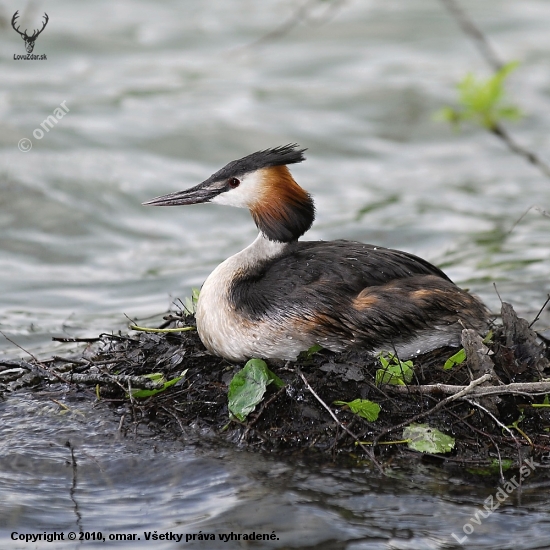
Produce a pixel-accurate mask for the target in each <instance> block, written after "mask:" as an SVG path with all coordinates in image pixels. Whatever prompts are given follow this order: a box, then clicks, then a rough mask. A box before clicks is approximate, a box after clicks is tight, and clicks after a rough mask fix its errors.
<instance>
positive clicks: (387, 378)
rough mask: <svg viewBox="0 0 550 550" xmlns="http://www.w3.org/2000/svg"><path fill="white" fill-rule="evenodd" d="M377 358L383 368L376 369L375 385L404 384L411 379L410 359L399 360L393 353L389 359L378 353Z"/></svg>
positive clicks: (411, 364) (411, 365)
mask: <svg viewBox="0 0 550 550" xmlns="http://www.w3.org/2000/svg"><path fill="white" fill-rule="evenodd" d="M378 359H379V360H380V363H382V367H383V368H381V369H378V370H377V371H376V379H375V381H376V385H377V386H380V384H392V385H394V386H404V385H405V384H408V383H409V382H410V381H411V380H412V377H413V374H414V371H413V362H412V361H400V360H399V359H397V357H395V356H393V355H391V356H390V357H389V360H388V359H387V358H386V357H384V356H383V355H380V357H379V358H378Z"/></svg>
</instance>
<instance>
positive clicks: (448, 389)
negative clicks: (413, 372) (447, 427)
mask: <svg viewBox="0 0 550 550" xmlns="http://www.w3.org/2000/svg"><path fill="white" fill-rule="evenodd" d="M487 376H489V378H487ZM490 378H491V376H490V375H487V374H486V375H484V376H482V377H481V378H478V379H477V380H474V382H476V384H475V385H476V386H477V385H478V384H480V383H481V382H479V380H482V379H484V380H483V381H485V380H489V379H490ZM474 382H472V383H471V384H469V385H468V386H454V385H453V384H428V385H425V386H387V389H388V390H391V391H393V392H396V393H406V394H408V393H415V394H428V395H433V394H438V393H444V394H448V395H451V397H452V398H453V399H459V398H460V397H462V396H463V395H465V394H464V393H463V392H465V391H466V390H467V389H468V388H472V384H473V383H474ZM548 392H550V382H514V383H512V384H505V385H502V386H486V387H483V388H475V389H474V388H473V389H471V390H470V391H468V392H467V393H468V395H470V396H472V397H485V396H487V395H506V394H518V395H538V394H545V393H548ZM447 399H449V398H447Z"/></svg>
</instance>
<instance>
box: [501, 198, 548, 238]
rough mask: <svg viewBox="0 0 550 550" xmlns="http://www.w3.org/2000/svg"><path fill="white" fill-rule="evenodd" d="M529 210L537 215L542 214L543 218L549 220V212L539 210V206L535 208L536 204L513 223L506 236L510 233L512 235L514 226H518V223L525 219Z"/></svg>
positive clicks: (542, 209)
mask: <svg viewBox="0 0 550 550" xmlns="http://www.w3.org/2000/svg"><path fill="white" fill-rule="evenodd" d="M531 210H535V211H536V212H538V213H539V214H542V215H543V216H546V217H547V218H550V212H548V211H546V210H544V208H541V207H540V206H537V205H536V204H532V205H531V206H530V207H529V208H528V209H527V210H526V211H525V212H524V213H523V214H522V215H521V216H520V217H519V218H518V219H517V220H516V221H515V222H514V225H512V227H511V228H510V230H509V231H508V235H509V234H510V233H512V231H513V230H514V229H515V228H516V225H518V223H520V222H521V220H523V218H525V216H527V214H528V213H529V212H530V211H531Z"/></svg>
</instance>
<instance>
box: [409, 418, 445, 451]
mask: <svg viewBox="0 0 550 550" xmlns="http://www.w3.org/2000/svg"><path fill="white" fill-rule="evenodd" d="M403 439H407V440H409V441H408V444H407V445H408V447H409V449H413V450H415V451H420V452H421V453H448V452H449V451H451V450H452V449H453V447H454V446H455V439H454V437H451V436H449V435H446V434H444V433H443V432H440V431H439V430H438V429H436V428H431V427H430V426H428V425H427V424H411V425H410V426H407V427H406V428H405V429H404V430H403Z"/></svg>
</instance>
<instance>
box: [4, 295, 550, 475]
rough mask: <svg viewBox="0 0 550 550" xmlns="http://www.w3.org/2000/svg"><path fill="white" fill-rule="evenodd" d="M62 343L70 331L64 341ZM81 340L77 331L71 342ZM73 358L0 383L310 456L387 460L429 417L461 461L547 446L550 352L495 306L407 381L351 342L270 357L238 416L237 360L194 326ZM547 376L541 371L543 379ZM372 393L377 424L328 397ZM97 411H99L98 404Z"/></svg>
mask: <svg viewBox="0 0 550 550" xmlns="http://www.w3.org/2000/svg"><path fill="white" fill-rule="evenodd" d="M168 319H169V321H167V322H166V323H165V325H168V326H169V327H172V328H175V327H177V326H181V325H182V324H184V325H186V326H192V325H193V323H194V318H193V316H192V315H185V314H184V313H183V312H177V314H176V315H171V316H169V318H168ZM65 340H66V339H65ZM74 340H75V341H83V340H82V339H74ZM84 341H85V342H86V343H87V345H86V347H85V349H84V350H81V351H80V352H79V354H78V355H77V356H72V357H65V358H63V357H53V358H52V359H50V360H48V361H40V362H39V361H37V360H30V361H22V360H14V361H11V360H10V361H8V360H0V392H14V391H18V390H20V389H21V388H29V387H33V388H40V389H44V387H45V386H48V387H50V389H52V390H58V391H59V396H60V398H61V399H62V398H63V397H65V398H66V402H69V398H70V397H71V396H73V395H75V394H76V393H78V394H80V395H79V398H82V392H87V394H88V396H89V398H90V399H93V400H99V401H100V402H103V403H108V404H109V405H112V411H113V414H118V415H120V418H121V421H120V427H119V429H120V430H121V432H123V433H124V432H127V431H129V430H132V431H136V430H137V429H138V428H139V426H143V425H146V426H147V428H148V430H147V433H151V430H153V432H157V433H159V432H160V433H162V434H164V435H165V436H167V437H183V438H185V439H187V440H189V441H192V442H194V443H196V442H199V441H207V440H208V441H210V442H216V443H225V444H231V445H239V446H246V447H248V448H252V449H257V450H262V451H270V452H279V453H283V452H293V453H297V452H299V453H306V452H307V453H312V452H313V453H317V454H320V453H322V454H324V455H327V454H328V456H329V457H334V456H336V455H339V456H348V457H349V456H353V457H359V458H362V457H363V458H369V459H371V460H373V461H375V462H376V463H377V464H378V465H384V464H387V463H388V461H390V460H395V459H397V458H399V457H400V456H403V455H406V456H407V458H408V459H409V460H410V456H411V452H412V451H410V450H409V449H408V448H407V445H405V444H404V443H403V442H402V443H401V444H396V442H397V441H400V440H401V439H402V432H403V428H404V427H406V426H408V425H410V424H411V423H415V422H425V423H428V424H429V426H430V427H433V428H437V429H438V430H441V431H442V432H444V433H446V434H448V435H451V436H452V437H453V438H454V439H455V442H456V444H455V446H454V448H453V449H452V451H451V452H448V453H445V454H438V455H429V453H428V454H422V455H420V454H419V453H417V456H422V458H424V459H425V458H426V456H434V457H435V456H436V457H437V458H435V459H436V460H442V461H443V460H444V461H450V462H451V463H462V464H464V465H468V466H478V467H482V466H488V465H494V464H495V461H498V463H499V464H502V463H501V460H502V459H504V458H507V459H509V460H511V461H513V462H515V463H516V465H518V464H519V463H520V462H521V461H522V460H524V458H525V457H526V456H531V457H535V458H536V459H537V460H539V461H540V462H542V461H544V458H545V456H546V455H548V452H549V451H550V431H549V430H550V405H549V406H545V404H548V398H545V396H546V394H547V393H548V394H550V380H549V378H550V361H549V358H550V352H549V348H548V346H547V345H546V342H545V341H544V340H541V339H540V338H538V337H537V335H536V333H535V332H534V331H533V330H532V329H531V328H530V326H529V324H528V323H527V321H525V320H524V319H519V318H518V317H517V316H516V314H515V312H514V310H513V308H512V307H511V306H510V305H508V304H505V303H504V304H503V305H502V325H500V326H498V327H496V328H495V329H494V331H493V336H492V338H491V340H490V341H488V342H487V343H483V342H482V340H481V338H480V337H479V336H478V335H476V334H475V333H473V331H469V330H465V331H464V332H463V345H464V349H465V352H466V360H465V361H463V362H462V363H460V364H456V365H454V366H453V367H452V368H449V369H447V370H445V369H444V368H443V365H444V364H445V361H446V360H447V359H448V358H449V357H450V356H451V355H453V354H454V353H456V351H457V350H456V349H450V348H447V349H440V350H436V351H434V352H430V353H429V354H426V355H424V356H420V357H418V358H416V359H415V360H414V375H413V378H412V380H411V381H410V383H408V384H406V385H393V384H380V380H379V381H378V382H379V383H378V385H377V384H376V374H375V373H376V371H377V370H379V369H380V367H381V366H380V362H379V360H378V359H377V358H373V357H372V356H368V355H365V354H361V353H359V352H357V351H355V352H349V353H343V354H335V353H332V352H328V351H326V350H321V351H319V352H317V353H313V354H310V355H308V356H304V358H303V359H300V360H298V361H296V362H285V361H268V366H269V368H270V369H271V370H272V371H273V372H275V373H276V374H277V375H278V376H279V377H280V378H281V379H282V380H283V381H284V383H285V385H284V387H281V388H276V387H275V386H274V385H271V386H268V388H267V392H266V394H265V396H264V399H263V401H262V402H261V403H260V404H259V405H258V406H257V407H256V409H255V410H254V411H253V412H252V413H251V414H249V415H248V417H247V418H246V419H245V421H243V422H241V421H238V420H237V419H235V418H231V415H230V413H229V410H228V396H227V394H228V386H229V383H230V381H231V379H232V378H233V376H234V374H235V373H236V372H237V371H239V370H240V369H242V367H243V365H242V364H235V363H231V362H228V361H226V360H224V359H221V358H218V357H214V356H212V355H210V354H209V353H208V352H207V351H206V350H205V348H204V346H203V345H202V343H201V341H200V339H199V337H198V335H197V332H196V331H187V332H171V333H148V332H136V333H132V334H131V335H122V334H118V335H114V334H103V335H101V336H99V337H98V338H91V339H89V340H84ZM183 370H186V371H187V372H186V373H185V376H184V377H183V378H182V379H181V380H179V381H178V382H177V383H175V384H174V385H172V386H170V387H166V388H165V389H164V391H160V392H159V393H156V394H155V395H151V396H150V397H143V396H141V397H136V396H135V390H136V389H138V388H141V389H149V390H158V389H159V388H162V381H161V382H159V381H158V380H157V381H155V380H153V379H151V377H150V376H149V377H144V376H145V375H151V373H162V375H163V380H164V381H166V380H173V379H174V378H177V377H179V376H180V375H181V373H182V371H183ZM547 377H548V378H547ZM355 399H368V400H372V401H373V402H376V403H378V404H379V405H380V408H381V410H380V414H379V416H378V419H377V420H376V421H374V422H372V421H368V420H366V419H364V418H362V417H360V416H359V415H357V414H355V413H353V412H352V411H351V410H350V409H349V407H346V406H337V405H334V402H335V401H346V402H349V401H353V400H355ZM98 414H99V413H98Z"/></svg>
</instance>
